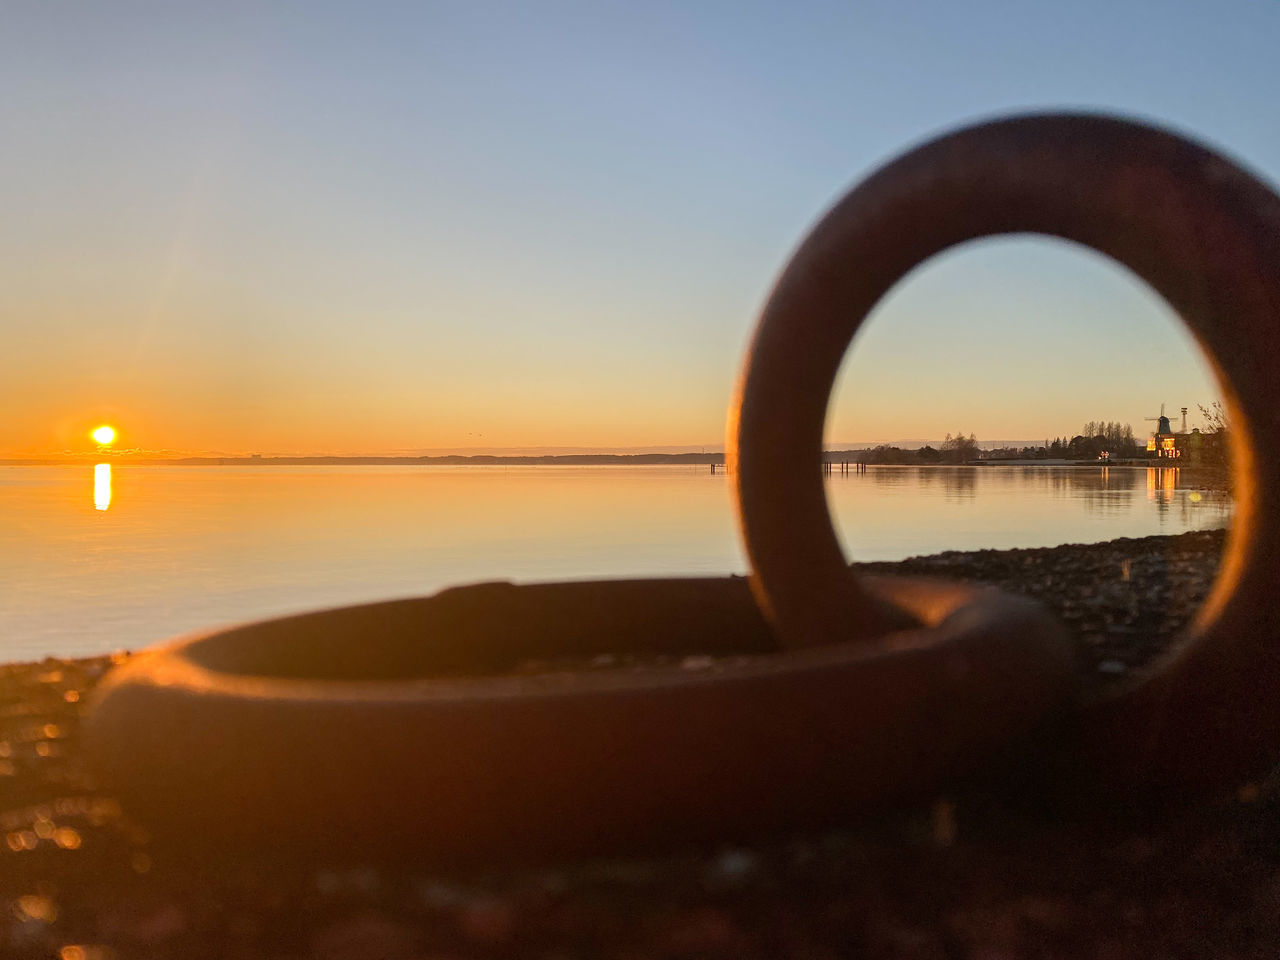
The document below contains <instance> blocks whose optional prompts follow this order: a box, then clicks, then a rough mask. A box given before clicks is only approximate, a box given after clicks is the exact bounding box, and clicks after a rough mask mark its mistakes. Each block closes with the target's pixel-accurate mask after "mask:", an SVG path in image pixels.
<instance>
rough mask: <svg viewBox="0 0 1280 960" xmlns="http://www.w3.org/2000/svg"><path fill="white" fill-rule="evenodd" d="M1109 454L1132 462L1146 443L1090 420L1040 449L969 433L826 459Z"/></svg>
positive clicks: (1119, 427) (916, 460)
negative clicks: (988, 443)
mask: <svg viewBox="0 0 1280 960" xmlns="http://www.w3.org/2000/svg"><path fill="white" fill-rule="evenodd" d="M1104 453H1105V454H1106V455H1107V457H1108V458H1109V459H1113V460H1129V459H1133V458H1135V457H1145V456H1146V449H1145V444H1141V445H1140V444H1139V443H1138V441H1137V440H1136V439H1134V436H1133V428H1132V427H1131V426H1129V424H1127V423H1123V424H1122V423H1117V422H1115V421H1101V420H1090V421H1089V422H1088V423H1086V424H1085V425H1084V429H1083V430H1081V431H1080V433H1078V434H1076V435H1075V436H1074V437H1055V438H1053V439H1052V440H1050V439H1048V438H1045V441H1044V443H1043V444H1042V445H1041V446H1027V447H996V448H994V449H992V450H979V448H978V438H977V437H976V436H974V435H973V434H972V433H970V434H969V435H968V436H966V435H965V434H964V433H957V434H955V435H954V436H953V435H952V434H947V438H946V439H945V440H943V441H942V444H941V446H939V447H933V446H923V447H920V448H918V449H915V450H909V449H905V448H903V447H895V446H889V445H887V444H882V445H880V446H878V447H871V448H870V449H867V450H849V451H843V452H841V453H838V454H828V455H827V459H829V460H830V459H837V458H838V459H842V460H846V461H848V462H849V463H868V464H877V463H880V464H924V465H927V464H937V463H972V462H974V461H978V460H982V461H990V460H1097V459H1099V458H1101V457H1102V456H1103V454H1104Z"/></svg>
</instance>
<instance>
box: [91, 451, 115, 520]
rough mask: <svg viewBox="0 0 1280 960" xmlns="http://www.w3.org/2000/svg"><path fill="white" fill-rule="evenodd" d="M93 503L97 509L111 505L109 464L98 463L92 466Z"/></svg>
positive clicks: (103, 508)
mask: <svg viewBox="0 0 1280 960" xmlns="http://www.w3.org/2000/svg"><path fill="white" fill-rule="evenodd" d="M93 505H94V507H95V508H96V509H98V510H105V509H107V507H109V506H111V464H109V463H99V464H96V465H95V466H94V468H93Z"/></svg>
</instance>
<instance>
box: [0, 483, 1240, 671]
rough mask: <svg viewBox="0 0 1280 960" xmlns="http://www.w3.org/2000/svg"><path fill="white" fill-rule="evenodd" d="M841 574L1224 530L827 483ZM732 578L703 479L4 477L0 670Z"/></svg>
mask: <svg viewBox="0 0 1280 960" xmlns="http://www.w3.org/2000/svg"><path fill="white" fill-rule="evenodd" d="M827 489H828V498H829V500H830V502H831V505H832V512H833V515H834V516H836V518H837V521H838V526H839V528H840V530H841V532H842V536H843V540H844V543H845V551H846V553H847V554H848V556H849V557H850V559H857V560H892V559H900V558H902V557H906V556H911V555H915V554H921V553H932V552H937V551H939V550H944V549H951V548H958V549H970V548H977V547H1014V546H1048V545H1053V544H1059V543H1068V542H1087V541H1097V540H1108V539H1112V538H1115V537H1122V536H1125V537H1132V536H1145V535H1147V534H1152V533H1181V532H1183V531H1185V530H1194V529H1202V528H1206V527H1215V526H1223V525H1225V524H1226V523H1227V522H1228V520H1229V517H1230V505H1229V503H1228V502H1227V501H1226V500H1225V498H1224V497H1223V496H1222V495H1221V494H1216V493H1212V492H1209V491H1205V490H1198V489H1196V488H1194V487H1192V486H1190V485H1188V484H1186V483H1185V482H1184V481H1183V479H1182V478H1181V477H1180V475H1179V473H1178V472H1177V471H1173V470H1166V471H1157V470H1147V469H1130V468H1119V467H1112V468H1110V469H1103V468H1097V469H1095V468H1077V467H1026V468H1023V467H973V468H969V467H925V468H919V467H872V468H871V469H870V470H869V471H868V472H867V473H865V474H852V475H849V476H842V475H839V474H837V475H835V476H833V477H831V478H830V479H829V481H828V485H827ZM743 569H744V567H743V562H742V558H741V556H740V550H739V546H738V542H737V537H736V533H735V530H734V525H733V519H732V515H731V509H730V500H729V488H728V484H727V481H726V478H725V476H724V474H723V473H717V474H715V475H712V474H711V473H710V472H709V470H708V468H706V467H699V468H695V467H608V466H604V467H552V466H539V467H402V466H394V467H377V466H359V467H157V466H128V465H123V466H122V465H116V466H114V467H112V468H110V469H105V468H102V467H99V468H96V469H95V468H94V467H88V466H85V467H73V466H59V467H0V658H2V659H5V660H24V659H33V658H37V657H41V656H44V655H45V654H49V653H53V654H60V655H81V654H90V653H97V652H103V651H108V650H113V649H118V648H122V647H123V648H131V649H136V648H138V647H141V646H145V645H146V644H148V643H151V642H153V641H155V640H158V639H161V638H164V637H167V636H171V635H173V634H175V633H179V632H182V631H186V630H192V629H196V628H200V627H205V626H209V625H212V624H217V623H226V622H231V621H236V620H243V619H247V618H256V617H262V616H269V615H273V614H280V613H286V612H293V611H298V610H304V609H308V608H315V607H324V606H334V605H338V604H343V603H351V602H357V601H364V600H376V599H383V598H386V597H393V596H408V595H414V594H422V593H428V592H432V591H435V590H437V589H439V588H440V587H443V586H447V585H450V584H455V583H466V582H472V581H476V580H493V579H513V580H546V579H560V578H567V577H575V578H579V577H614V576H636V575H655V574H656V575H667V574H721V573H730V572H734V573H738V572H742V571H743Z"/></svg>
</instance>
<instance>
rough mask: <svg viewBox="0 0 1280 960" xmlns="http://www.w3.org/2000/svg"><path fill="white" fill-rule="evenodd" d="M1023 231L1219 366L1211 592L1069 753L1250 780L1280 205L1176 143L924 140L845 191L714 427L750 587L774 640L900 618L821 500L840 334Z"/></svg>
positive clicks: (1257, 727) (1271, 553) (1060, 122)
mask: <svg viewBox="0 0 1280 960" xmlns="http://www.w3.org/2000/svg"><path fill="white" fill-rule="evenodd" d="M1025 232H1034V233H1040V234H1047V235H1051V236H1056V237H1061V238H1065V239H1067V240H1072V241H1075V242H1077V243H1081V244H1084V245H1085V246H1088V247H1091V248H1092V249H1094V250H1097V251H1099V252H1101V253H1103V254H1106V255H1108V256H1110V257H1113V258H1114V259H1115V260H1117V261H1119V262H1120V263H1122V264H1124V265H1125V266H1127V267H1129V268H1130V269H1131V270H1133V271H1134V272H1135V273H1136V274H1137V275H1138V276H1140V277H1142V278H1143V279H1144V280H1146V281H1147V282H1148V283H1149V284H1150V285H1151V286H1152V287H1153V288H1155V290H1156V291H1158V292H1159V293H1160V294H1161V295H1163V296H1164V298H1165V299H1166V300H1167V301H1168V302H1169V303H1170V304H1171V305H1172V306H1173V307H1174V309H1175V310H1176V311H1177V312H1178V313H1179V314H1180V315H1181V316H1182V318H1183V319H1184V320H1185V322H1186V323H1187V325H1188V326H1189V327H1190V328H1191V330H1192V332H1193V333H1194V334H1195V336H1196V338H1197V340H1198V341H1199V343H1200V345H1201V347H1202V348H1203V349H1204V351H1205V353H1206V354H1207V355H1208V357H1209V359H1210V360H1211V361H1212V364H1213V366H1214V368H1215V370H1216V372H1217V375H1218V378H1219V381H1220V383H1221V386H1222V390H1223V393H1224V396H1225V401H1226V406H1227V410H1228V413H1229V416H1230V419H1231V425H1232V446H1233V468H1234V479H1235V497H1236V510H1235V520H1234V525H1233V528H1232V533H1231V536H1230V539H1229V544H1228V548H1227V553H1226V556H1225V559H1224V563H1223V567H1222V569H1221V571H1220V574H1219V577H1218V581H1217V585H1216V587H1215V589H1214V591H1213V593H1212V595H1211V597H1210V599H1209V600H1208V602H1207V603H1206V605H1205V607H1204V608H1203V610H1202V611H1201V613H1200V616H1199V618H1198V620H1197V621H1196V623H1195V625H1194V627H1193V628H1192V630H1191V631H1190V633H1189V635H1188V636H1187V637H1186V639H1185V641H1184V642H1183V643H1182V644H1181V645H1180V646H1179V647H1178V648H1177V649H1175V650H1173V651H1172V652H1171V653H1170V654H1169V656H1168V657H1167V658H1166V659H1164V660H1163V661H1162V662H1161V663H1160V664H1158V665H1157V667H1156V668H1155V669H1154V671H1153V672H1152V673H1151V674H1150V675H1148V676H1145V677H1143V678H1142V679H1140V680H1138V681H1136V682H1135V683H1134V684H1132V685H1131V686H1129V687H1127V688H1125V689H1124V690H1122V691H1121V692H1120V693H1118V694H1115V695H1112V696H1110V697H1109V698H1108V699H1107V700H1105V701H1103V702H1101V703H1095V704H1093V705H1092V706H1091V707H1090V708H1089V710H1088V712H1087V715H1086V721H1085V729H1084V731H1083V738H1084V739H1083V744H1084V746H1085V749H1086V751H1087V752H1088V755H1089V756H1091V757H1092V758H1094V759H1095V760H1098V759H1104V760H1106V761H1108V762H1111V761H1114V769H1116V770H1124V771H1128V772H1130V773H1136V774H1137V775H1138V776H1140V777H1142V778H1144V779H1146V780H1153V779H1154V780H1166V781H1168V780H1173V781H1181V782H1187V781H1201V780H1206V779H1221V778H1227V777H1236V776H1241V775H1246V774H1248V773H1249V772H1251V771H1254V770H1256V769H1257V768H1258V766H1259V764H1261V763H1264V762H1268V761H1271V760H1274V759H1275V756H1276V753H1277V747H1278V746H1280V614H1278V613H1277V610H1278V609H1280V605H1278V604H1277V602H1276V592H1277V589H1280V511H1277V510H1275V509H1271V510H1264V509H1263V508H1262V504H1261V500H1260V496H1261V493H1262V491H1268V492H1270V491H1274V490H1276V489H1280V456H1277V455H1276V453H1275V452H1274V451H1275V444H1276V443H1278V442H1280V374H1277V370H1276V363H1277V358H1280V198H1277V196H1276V195H1275V194H1274V193H1273V192H1272V191H1271V190H1270V189H1269V188H1268V187H1267V186H1265V185H1264V184H1262V183H1261V182H1259V181H1258V180H1257V179H1255V178H1254V177H1253V176H1251V175H1250V174H1249V173H1247V172H1245V171H1244V170H1242V169H1241V168H1240V167H1238V166H1236V165H1235V164H1233V163H1231V162H1230V161H1228V160H1225V159H1223V158H1222V157H1221V156H1219V155H1218V154H1216V153H1213V152H1211V151H1210V150H1207V149H1205V148H1204V147H1202V146H1199V145H1197V144H1195V143H1192V142H1190V141H1188V140H1185V139H1183V138H1181V137H1179V136H1176V135H1174V134H1171V133H1168V132H1165V131H1161V130H1157V129H1153V128H1151V127H1148V126H1144V125H1141V124H1138V123H1133V122H1127V121H1123V120H1117V119H1110V118H1105V117H1098V116H1081V115H1040V116H1026V117H1017V118H1013V119H1006V120H1000V121H997V122H993V123H987V124H983V125H979V126H974V127H970V128H967V129H963V130H960V131H957V132H955V133H951V134H948V135H946V136H943V137H941V138H939V139H936V140H933V141H931V142H928V143H926V144H924V145H923V146H920V147H918V148H916V149H914V150H912V151H910V152H909V153H907V154H905V155H904V156H902V157H900V158H898V159H896V160H894V161H893V162H891V163H889V164H888V165H887V166H885V167H883V168H882V169H880V170H879V171H878V172H876V173H875V174H873V175H872V176H870V177H869V178H867V179H866V180H865V181H864V182H863V183H862V184H861V185H859V186H858V187H856V188H855V189H854V190H853V191H852V192H851V193H849V194H848V195H847V196H846V197H845V198H844V199H843V200H841V201H840V202H839V203H838V204H837V205H836V206H835V208H834V209H833V210H832V211H831V212H830V213H828V214H827V216H826V217H824V218H823V219H822V221H821V222H820V223H819V224H818V225H817V226H816V227H815V228H814V229H813V230H812V232H811V233H810V234H809V236H808V237H807V238H806V239H805V241H804V242H803V244H802V245H801V246H800V248H799V250H798V251H797V252H796V253H795V255H794V256H793V257H792V259H791V262H790V263H789V264H788V266H787V268H786V270H785V271H784V272H783V274H782V277H781V279H780V280H779V281H778V283H777V286H776V287H775V289H774V291H773V294H772V296H771V297H770V299H769V301H768V304H767V306H766V307H765V310H764V314H763V316H762V318H761V320H760V323H759V326H758V327H757V329H756V333H755V337H754V340H753V342H752V344H751V348H750V352H749V354H748V356H747V359H746V364H745V367H744V370H743V373H742V377H741V381H740V386H739V397H738V401H737V403H736V407H735V410H734V413H733V414H732V415H731V418H730V427H729V444H730V462H731V468H732V469H733V471H734V474H735V476H736V492H737V505H738V515H739V520H740V523H741V529H742V531H743V537H744V539H745V542H746V549H747V552H748V554H749V557H750V562H751V567H752V570H753V573H752V576H751V582H752V587H753V590H754V592H755V595H756V597H757V600H758V601H759V603H760V604H761V606H762V608H763V609H764V610H765V611H766V614H767V616H768V617H769V618H770V620H771V621H772V622H773V624H774V626H775V627H776V629H777V630H778V632H779V635H780V637H781V640H782V642H783V643H785V644H788V645H790V646H793V647H803V646H808V645H812V644H817V643H823V642H829V641H830V640H831V638H832V637H836V636H841V637H851V636H852V637H859V636H861V637H863V638H867V639H869V638H872V637H876V636H879V635H881V634H883V633H885V632H887V631H889V630H891V629H894V628H895V627H896V625H897V623H899V622H900V620H901V614H900V613H895V612H894V611H893V610H891V609H888V608H886V607H885V606H884V605H883V604H882V603H879V602H878V601H876V599H875V598H873V597H871V596H870V595H869V594H868V593H867V591H866V590H864V589H863V587H862V585H861V584H860V583H859V581H858V579H857V578H856V577H854V576H853V574H852V573H850V570H849V567H848V565H847V563H846V562H845V559H844V557H843V556H842V554H841V551H840V547H839V544H838V542H837V540H836V535H835V533H834V531H833V529H832V525H831V519H830V516H829V513H828V510H827V504H826V501H825V498H824V493H823V484H822V475H821V472H820V466H819V464H820V459H821V452H822V433H823V426H824V418H825V413H826V408H827V404H828V401H829V397H830V393H831V389H832V386H833V383H834V380H835V376H836V372H837V369H838V367H839V364H840V362H841V358H842V357H843V355H844V353H845V350H846V348H847V347H848V345H849V342H850V341H851V339H852V337H853V335H854V333H855V332H856V331H857V330H858V327H859V325H860V324H861V323H862V322H863V320H864V319H865V317H866V316H867V314H868V313H869V311H870V310H871V309H872V307H874V306H875V304H876V303H877V301H879V300H880V298H881V297H883V296H884V295H885V294H886V293H887V292H888V291H889V289H890V288H891V287H893V286H894V284H895V283H897V282H898V281H899V280H900V279H901V278H902V277H903V276H904V275H905V274H906V273H907V272H908V271H909V270H911V269H912V268H913V267H915V266H916V265H917V264H919V263H921V262H922V261H924V260H926V259H928V258H929V257H931V256H933V255H934V254H936V253H939V252H941V251H943V250H945V249H947V248H948V247H951V246H954V245H955V244H958V243H962V242H964V241H966V240H971V239H975V238H979V237H986V236H991V235H995V234H1009V233H1025Z"/></svg>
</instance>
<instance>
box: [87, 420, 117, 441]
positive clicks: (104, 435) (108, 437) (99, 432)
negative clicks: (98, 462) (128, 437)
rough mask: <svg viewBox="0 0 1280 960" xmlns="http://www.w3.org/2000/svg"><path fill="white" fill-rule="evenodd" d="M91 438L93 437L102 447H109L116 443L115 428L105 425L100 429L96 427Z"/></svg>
mask: <svg viewBox="0 0 1280 960" xmlns="http://www.w3.org/2000/svg"><path fill="white" fill-rule="evenodd" d="M89 436H91V437H93V439H94V442H95V443H97V444H98V446H100V447H109V446H111V444H113V443H115V442H116V430H115V427H109V426H107V425H106V424H103V425H102V426H100V427H95V428H94V430H93V432H92V433H90V434H89Z"/></svg>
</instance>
